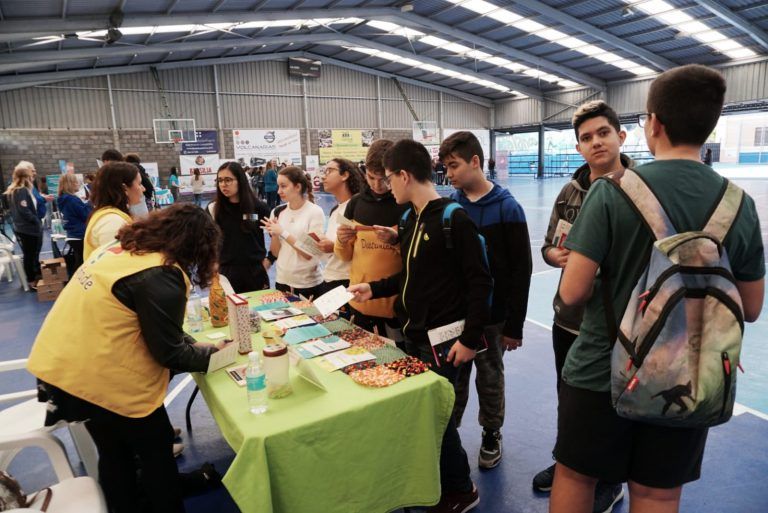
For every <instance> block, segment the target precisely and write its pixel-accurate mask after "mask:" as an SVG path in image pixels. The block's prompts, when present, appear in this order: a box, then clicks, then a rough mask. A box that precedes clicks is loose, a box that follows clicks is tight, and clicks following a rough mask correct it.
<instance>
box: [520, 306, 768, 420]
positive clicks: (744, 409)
mask: <svg viewBox="0 0 768 513" xmlns="http://www.w3.org/2000/svg"><path fill="white" fill-rule="evenodd" d="M525 320H526V321H527V322H530V323H531V324H535V325H536V326H538V327H540V328H544V329H545V330H547V331H552V326H547V325H546V324H544V323H541V322H539V321H537V320H535V319H531V318H530V317H526V318H525ZM743 413H751V414H752V415H754V416H755V417H757V418H759V419H763V420H765V421H766V422H768V414H765V413H763V412H761V411H758V410H755V409H754V408H750V407H749V406H745V405H743V404H741V403H734V405H733V415H734V416H739V415H741V414H743Z"/></svg>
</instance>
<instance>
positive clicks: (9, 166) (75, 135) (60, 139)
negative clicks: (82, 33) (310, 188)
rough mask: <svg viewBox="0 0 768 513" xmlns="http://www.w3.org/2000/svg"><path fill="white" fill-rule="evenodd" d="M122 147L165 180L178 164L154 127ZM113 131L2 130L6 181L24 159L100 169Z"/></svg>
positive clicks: (227, 136)
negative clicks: (157, 139)
mask: <svg viewBox="0 0 768 513" xmlns="http://www.w3.org/2000/svg"><path fill="white" fill-rule="evenodd" d="M223 135H224V141H223V144H222V148H221V149H222V153H223V154H224V155H226V156H227V157H229V158H232V156H233V155H234V146H233V141H232V130H223ZM309 135H310V145H311V151H308V150H307V148H306V135H305V131H304V130H301V147H302V152H303V153H304V154H307V153H310V154H313V155H317V154H318V137H317V130H314V129H311V130H310V134H309ZM383 135H384V137H385V138H387V139H392V140H398V139H403V138H410V137H411V131H410V130H384V131H383ZM118 138H119V149H120V151H122V152H123V153H129V152H134V153H138V154H139V156H140V157H141V160H142V161H143V162H157V164H158V166H159V168H160V177H161V181H162V183H165V179H166V177H167V176H168V173H169V172H170V168H171V167H172V166H178V164H179V157H178V152H179V150H178V149H177V148H176V147H175V146H174V145H172V144H157V143H155V137H154V133H153V131H152V130H119V131H118ZM113 147H115V145H114V140H113V134H112V131H111V130H0V169H2V171H3V179H4V182H5V183H7V182H8V181H9V180H10V177H11V173H12V172H13V167H14V166H15V165H16V163H18V162H19V161H20V160H29V161H31V162H33V163H34V164H35V166H36V168H37V172H38V175H39V176H45V175H48V174H55V173H58V172H59V160H60V159H62V160H69V161H72V162H74V163H75V169H76V170H77V172H79V173H88V172H93V171H95V170H96V159H98V158H100V157H101V154H102V152H103V151H104V150H106V149H109V148H113Z"/></svg>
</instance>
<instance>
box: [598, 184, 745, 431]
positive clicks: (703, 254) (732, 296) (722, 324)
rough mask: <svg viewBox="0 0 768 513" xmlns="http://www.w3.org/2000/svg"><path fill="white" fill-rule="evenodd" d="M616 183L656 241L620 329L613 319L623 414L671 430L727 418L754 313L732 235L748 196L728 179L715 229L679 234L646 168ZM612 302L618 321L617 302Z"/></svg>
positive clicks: (615, 375)
mask: <svg viewBox="0 0 768 513" xmlns="http://www.w3.org/2000/svg"><path fill="white" fill-rule="evenodd" d="M608 181H609V183H612V184H613V185H614V186H616V187H617V188H618V189H619V190H620V191H621V193H622V194H623V195H624V196H625V198H626V199H627V200H628V201H629V203H630V205H632V206H633V207H634V209H635V210H636V211H637V213H638V214H639V215H640V217H641V218H642V219H643V220H644V222H645V224H646V225H647V227H648V228H649V230H650V231H651V233H653V236H654V238H655V242H654V245H653V249H652V251H651V256H650V261H649V263H648V266H647V267H646V268H645V270H644V272H643V273H642V275H641V276H640V279H639V280H638V282H637V285H636V286H635V288H634V290H633V291H632V295H631V296H630V299H629V303H628V305H627V308H626V310H625V312H624V315H623V317H622V319H621V324H620V325H619V326H618V329H616V328H615V323H614V320H613V319H615V317H613V318H612V319H609V326H614V330H615V331H616V338H615V339H614V340H615V342H616V343H614V345H613V354H612V358H611V395H612V399H613V404H614V407H615V408H616V412H617V413H618V414H619V415H620V416H621V417H625V418H629V419H633V420H639V421H643V422H648V423H652V424H660V425H667V426H678V427H708V426H715V425H717V424H721V423H723V422H726V421H727V420H728V419H729V418H730V417H731V414H732V412H733V403H734V399H735V397H736V373H735V370H736V367H737V366H738V365H739V353H740V352H741V340H742V335H743V332H744V314H743V309H742V304H741V296H740V295H739V291H738V289H737V288H736V280H735V278H734V277H733V274H732V273H731V266H730V263H729V261H728V254H727V252H726V250H725V248H724V247H723V245H722V241H723V240H724V239H725V237H726V235H727V234H728V231H729V230H730V228H731V225H732V224H733V221H734V219H735V218H736V216H737V215H738V213H739V209H740V208H741V204H742V201H743V198H744V192H743V191H742V190H741V189H740V188H739V187H737V186H736V185H734V184H733V183H732V182H729V181H727V180H725V181H724V183H723V188H722V190H721V191H720V196H719V200H718V201H717V203H716V204H715V205H713V209H712V211H711V212H712V214H711V216H710V217H709V220H708V221H707V223H706V225H705V226H704V227H702V229H701V230H700V231H691V232H685V233H679V234H678V233H676V232H675V229H674V227H673V225H672V223H671V222H670V220H669V217H668V216H667V213H666V212H665V211H664V208H663V207H662V205H661V204H660V203H659V201H658V199H657V198H656V196H655V194H654V193H653V191H652V190H651V189H650V188H649V187H648V185H647V184H646V183H645V181H644V180H643V179H642V177H640V175H639V174H637V173H636V172H634V171H632V170H630V169H627V170H626V171H625V172H624V173H623V174H622V173H618V174H614V175H613V176H609V180H608ZM605 289H606V290H607V287H605ZM604 302H605V304H606V313H607V314H609V317H611V316H612V314H613V309H612V307H611V306H610V301H608V298H607V297H606V298H604Z"/></svg>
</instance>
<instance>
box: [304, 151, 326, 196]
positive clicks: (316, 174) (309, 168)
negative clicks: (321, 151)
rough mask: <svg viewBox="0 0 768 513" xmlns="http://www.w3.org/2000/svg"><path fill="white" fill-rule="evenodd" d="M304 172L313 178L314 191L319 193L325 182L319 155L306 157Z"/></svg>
mask: <svg viewBox="0 0 768 513" xmlns="http://www.w3.org/2000/svg"><path fill="white" fill-rule="evenodd" d="M304 170H305V171H306V172H307V174H309V176H311V177H312V189H313V190H314V191H315V192H318V191H319V190H320V185H321V182H322V181H323V178H322V177H321V176H320V158H319V157H318V156H317V155H304Z"/></svg>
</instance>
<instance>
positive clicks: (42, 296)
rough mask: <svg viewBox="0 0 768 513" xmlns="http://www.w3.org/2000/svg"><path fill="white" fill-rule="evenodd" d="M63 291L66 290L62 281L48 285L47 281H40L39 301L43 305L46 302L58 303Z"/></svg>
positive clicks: (38, 283) (38, 284)
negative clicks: (57, 300) (57, 299)
mask: <svg viewBox="0 0 768 513" xmlns="http://www.w3.org/2000/svg"><path fill="white" fill-rule="evenodd" d="M62 290H64V284H63V283H62V282H60V281H54V282H50V283H48V282H46V281H45V280H40V281H38V282H37V300H38V301H40V302H41V303H42V302H45V301H56V298H57V297H59V294H61V291H62Z"/></svg>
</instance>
